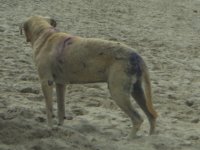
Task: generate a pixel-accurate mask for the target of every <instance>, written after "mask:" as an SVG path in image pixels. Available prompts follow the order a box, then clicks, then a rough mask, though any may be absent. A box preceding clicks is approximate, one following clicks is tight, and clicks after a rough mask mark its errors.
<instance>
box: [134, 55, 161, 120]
mask: <svg viewBox="0 0 200 150" xmlns="http://www.w3.org/2000/svg"><path fill="white" fill-rule="evenodd" d="M130 64H131V74H134V75H135V76H136V82H135V83H134V84H133V89H132V96H133V97H134V99H135V100H136V102H137V103H138V104H139V106H140V107H141V108H142V109H143V111H144V112H145V113H146V115H147V116H148V117H151V118H156V117H157V113H156V111H155V110H154V108H153V104H152V93H151V83H150V79H149V73H148V69H147V66H146V64H145V62H144V60H143V59H142V58H141V57H140V56H139V55H138V54H137V53H132V54H131V55H130ZM142 85H144V90H143V86H142Z"/></svg>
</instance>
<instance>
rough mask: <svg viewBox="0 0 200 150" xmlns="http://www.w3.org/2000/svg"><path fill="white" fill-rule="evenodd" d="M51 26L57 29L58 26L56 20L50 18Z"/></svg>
mask: <svg viewBox="0 0 200 150" xmlns="http://www.w3.org/2000/svg"><path fill="white" fill-rule="evenodd" d="M50 24H51V25H52V26H53V27H56V25H57V23H56V20H55V19H53V18H50Z"/></svg>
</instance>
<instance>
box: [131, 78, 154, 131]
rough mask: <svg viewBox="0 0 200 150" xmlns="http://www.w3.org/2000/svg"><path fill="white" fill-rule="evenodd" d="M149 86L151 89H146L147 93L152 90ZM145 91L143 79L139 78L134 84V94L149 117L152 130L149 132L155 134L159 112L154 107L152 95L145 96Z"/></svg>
mask: <svg viewBox="0 0 200 150" xmlns="http://www.w3.org/2000/svg"><path fill="white" fill-rule="evenodd" d="M148 88H149V89H146V90H148V91H145V93H147V92H151V91H149V90H150V87H148ZM145 93H144V90H143V88H142V84H141V81H140V80H137V81H136V82H135V83H134V85H133V89H132V96H133V98H134V99H135V100H136V102H137V103H138V105H139V106H140V107H141V108H142V110H143V111H144V113H145V114H146V116H147V117H148V120H149V123H150V132H149V133H150V134H153V133H154V130H155V124H156V117H157V113H156V112H155V110H154V109H153V106H152V102H151V100H150V99H151V95H149V94H146V96H145Z"/></svg>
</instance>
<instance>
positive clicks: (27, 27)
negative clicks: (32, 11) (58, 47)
mask: <svg viewBox="0 0 200 150" xmlns="http://www.w3.org/2000/svg"><path fill="white" fill-rule="evenodd" d="M56 25H57V23H56V21H55V20H54V19H52V18H50V17H42V16H33V17H30V18H29V19H27V20H26V21H25V22H24V23H22V24H21V25H20V27H19V29H20V34H21V35H22V34H23V31H24V33H25V36H26V41H27V42H30V41H31V36H32V35H31V34H32V33H33V32H39V31H40V30H42V28H44V27H56ZM31 31H32V33H31Z"/></svg>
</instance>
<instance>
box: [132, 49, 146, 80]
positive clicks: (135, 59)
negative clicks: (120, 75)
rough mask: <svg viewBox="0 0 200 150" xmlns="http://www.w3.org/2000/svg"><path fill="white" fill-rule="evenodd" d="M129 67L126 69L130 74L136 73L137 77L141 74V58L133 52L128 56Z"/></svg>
mask: <svg viewBox="0 0 200 150" xmlns="http://www.w3.org/2000/svg"><path fill="white" fill-rule="evenodd" d="M129 61H130V65H131V67H130V68H129V69H128V72H129V73H130V74H136V76H137V77H140V76H141V75H142V68H141V63H143V60H142V58H141V57H140V56H139V55H138V54H137V53H135V52H133V53H131V54H130V57H129Z"/></svg>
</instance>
